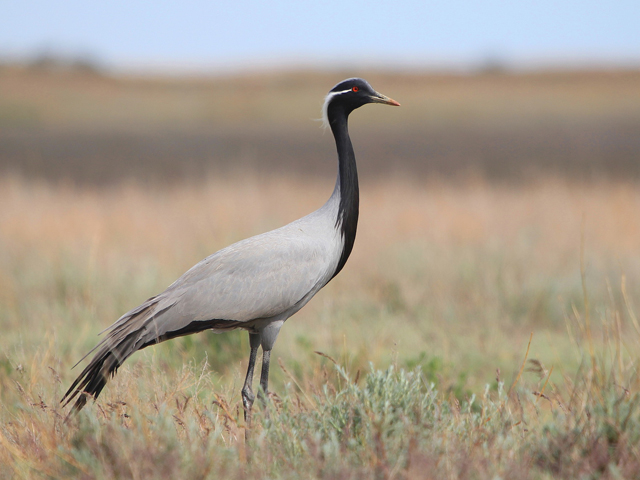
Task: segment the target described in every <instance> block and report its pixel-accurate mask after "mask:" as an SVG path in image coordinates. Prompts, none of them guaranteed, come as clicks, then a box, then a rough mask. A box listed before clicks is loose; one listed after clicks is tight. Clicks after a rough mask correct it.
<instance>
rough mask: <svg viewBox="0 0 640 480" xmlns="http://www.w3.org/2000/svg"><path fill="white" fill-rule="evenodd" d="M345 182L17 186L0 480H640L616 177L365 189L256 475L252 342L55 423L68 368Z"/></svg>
mask: <svg viewBox="0 0 640 480" xmlns="http://www.w3.org/2000/svg"><path fill="white" fill-rule="evenodd" d="M331 187H332V183H331V182H329V181H324V180H318V181H315V182H312V181H308V180H305V181H302V180H300V179H297V178H294V177H289V178H287V177H285V178H274V177H258V176H255V175H251V174H249V175H247V176H236V177H224V178H210V179H208V180H203V181H201V182H199V183H190V184H184V183H182V184H178V185H176V186H173V187H171V188H166V187H164V188H163V187H160V186H153V187H148V186H142V185H139V184H135V183H129V184H119V185H117V186H112V187H108V188H103V189H93V188H81V187H69V186H55V185H52V184H49V183H38V182H35V181H26V180H21V179H18V178H5V179H3V180H2V182H1V184H0V205H1V207H0V326H1V328H2V332H3V333H2V336H1V337H0V352H2V353H0V400H1V404H2V408H1V410H0V444H2V448H0V478H42V477H47V478H70V477H73V478H167V477H174V478H223V477H224V478H245V477H246V476H249V475H251V476H255V477H256V478H299V477H304V478H373V477H375V478H407V479H411V478H444V477H448V478H488V477H494V476H501V477H503V478H577V477H579V476H580V475H589V476H592V477H596V476H601V477H603V478H630V477H632V476H634V475H636V474H637V472H638V469H639V468H640V452H639V450H638V446H637V445H638V441H639V440H640V439H639V438H638V432H640V410H639V408H638V407H639V402H640V400H639V399H640V397H639V388H640V383H639V380H638V375H637V365H638V354H637V352H638V351H639V350H638V347H639V346H640V345H639V343H640V329H639V327H638V323H637V322H638V321H637V319H636V317H635V316H634V315H633V312H634V310H633V303H634V301H636V299H637V298H639V295H640V261H639V257H638V254H637V248H638V245H640V220H639V217H638V215H637V212H638V211H639V209H640V193H639V192H640V190H639V189H638V185H637V184H633V183H623V182H616V183H611V182H591V183H575V182H568V181H565V180H558V179H547V180H540V181H538V182H535V183H531V184H528V185H519V186H509V185H494V184H490V183H485V182H482V181H469V182H467V183H463V184H460V183H457V184H454V183H448V182H436V181H430V182H418V181H415V180H413V181H412V180H407V179H403V178H387V179H385V180H384V181H382V180H380V181H373V180H368V181H365V182H364V183H363V185H362V188H361V190H362V205H361V210H362V212H361V224H360V228H359V231H358V239H357V241H356V247H355V250H354V254H353V256H352V258H351V259H350V260H349V263H348V264H347V267H346V269H345V270H344V272H343V273H341V274H340V275H339V276H338V277H337V278H336V279H335V280H334V281H333V282H332V283H331V284H330V285H328V286H327V288H326V289H324V290H323V291H322V292H321V293H320V294H319V295H318V297H317V298H316V299H314V300H313V301H312V302H311V303H310V304H309V305H308V306H307V307H305V309H303V311H302V312H300V313H299V314H298V315H296V316H295V317H294V318H292V319H291V320H290V321H289V322H288V324H287V325H286V326H285V328H284V329H283V331H282V333H281V335H280V338H279V339H278V342H277V344H276V347H275V350H274V356H273V358H274V360H276V362H277V363H278V364H279V366H275V365H274V368H273V377H272V378H273V382H272V390H273V392H274V393H275V397H274V399H273V400H274V401H273V402H272V404H271V406H270V409H271V411H270V414H269V416H268V417H266V416H263V415H262V414H260V413H258V415H259V417H260V418H259V419H258V424H259V427H258V429H257V431H256V432H255V435H254V439H253V442H252V444H251V448H252V449H253V455H254V457H255V458H262V459H264V460H265V461H264V463H262V462H254V463H252V464H249V465H246V464H245V462H244V458H245V456H246V451H245V446H244V442H243V435H244V434H243V422H242V415H241V410H240V401H239V400H240V398H239V389H240V385H241V382H242V378H243V374H244V369H245V367H246V360H247V352H248V345H247V343H248V342H247V339H246V338H245V336H246V334H244V333H241V332H240V333H238V334H228V335H222V336H214V335H207V334H201V335H197V336H192V337H186V338H184V339H179V340H174V341H172V342H168V343H167V344H163V345H160V346H158V347H154V348H150V349H147V350H146V351H144V352H141V353H139V354H137V355H136V356H134V357H133V358H132V359H131V360H130V361H128V362H127V364H125V366H124V367H123V368H122V370H121V371H120V373H119V374H118V376H117V377H116V378H115V379H114V381H112V382H111V383H110V384H109V385H108V386H107V389H106V390H105V392H104V393H103V396H102V397H101V398H100V400H99V401H98V402H97V403H96V404H93V405H90V406H89V407H88V408H87V409H86V413H84V414H83V415H82V416H81V417H80V418H79V419H78V421H73V422H71V423H69V424H64V423H63V422H62V419H63V416H64V415H65V413H66V412H64V411H62V410H61V409H60V408H59V406H58V404H57V402H58V400H59V399H60V397H61V394H62V392H63V390H64V389H65V388H66V387H67V386H68V385H69V383H70V382H71V381H72V379H73V376H74V374H75V373H76V372H75V371H73V372H72V371H70V370H69V368H70V367H71V365H73V364H74V363H75V361H77V360H78V359H79V358H80V357H81V356H82V355H83V354H84V353H85V352H86V351H87V350H88V349H89V348H90V347H92V346H93V344H94V342H95V341H96V337H95V334H96V333H97V332H99V331H100V330H102V329H103V328H104V327H106V326H108V325H109V324H110V323H111V322H112V321H113V320H115V319H116V318H117V317H118V316H119V315H120V314H121V313H122V312H124V311H125V310H127V309H129V308H131V307H133V306H135V305H136V304H137V303H139V302H140V301H141V300H143V299H145V298H147V297H148V296H150V295H152V294H154V293H157V292H158V291H159V290H161V289H162V288H164V286H166V285H167V284H169V283H170V282H171V281H172V280H173V279H175V277H176V276H178V275H179V274H181V273H182V272H183V271H184V270H185V269H186V268H188V267H189V266H191V265H192V264H193V263H195V262H196V261H198V260H199V259H201V258H202V257H203V256H205V255H206V254H208V253H211V252H213V251H215V250H216V249H218V248H220V247H223V246H225V245H227V244H228V243H230V242H232V241H235V240H238V239H241V238H243V237H246V236H248V235H252V234H255V233H259V232H261V231H264V230H268V229H270V228H274V227H276V226H279V225H282V224H283V223H285V222H287V221H290V220H292V219H295V218H297V217H299V216H300V215H303V214H305V213H307V212H309V211H311V210H312V209H314V208H316V207H318V206H319V205H321V204H322V202H323V201H324V200H325V199H326V197H327V196H328V194H329V192H330V190H331ZM581 246H583V254H582V265H583V270H584V274H585V282H584V284H583V281H582V278H581ZM583 286H584V287H585V290H583ZM585 292H586V295H585ZM586 303H588V309H587V308H585V304H586ZM532 332H533V339H532V340H531V344H530V346H529V347H527V345H528V343H529V339H530V335H531V333H532ZM314 351H321V352H323V353H325V354H326V355H328V356H330V357H332V358H333V359H335V361H336V362H337V364H338V365H339V366H338V367H336V366H334V365H333V363H332V362H331V361H330V360H329V359H327V358H326V357H322V356H319V355H317V354H315V353H314ZM525 352H527V356H526V357H527V358H526V360H527V361H526V362H523V360H524V357H525ZM370 364H371V366H370ZM416 368H417V369H418V370H415V369H416ZM378 369H380V371H378ZM496 370H498V373H497V374H496ZM263 465H264V467H263Z"/></svg>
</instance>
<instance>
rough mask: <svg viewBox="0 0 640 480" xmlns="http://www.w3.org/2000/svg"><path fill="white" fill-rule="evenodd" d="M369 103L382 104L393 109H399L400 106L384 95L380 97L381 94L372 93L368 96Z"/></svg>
mask: <svg viewBox="0 0 640 480" xmlns="http://www.w3.org/2000/svg"><path fill="white" fill-rule="evenodd" d="M369 99H370V100H371V103H382V104H384V105H393V106H395V107H399V106H400V104H399V103H398V102H396V101H395V100H394V99H392V98H389V97H387V96H386V95H382V94H381V93H378V92H376V93H374V94H373V95H370V96H369Z"/></svg>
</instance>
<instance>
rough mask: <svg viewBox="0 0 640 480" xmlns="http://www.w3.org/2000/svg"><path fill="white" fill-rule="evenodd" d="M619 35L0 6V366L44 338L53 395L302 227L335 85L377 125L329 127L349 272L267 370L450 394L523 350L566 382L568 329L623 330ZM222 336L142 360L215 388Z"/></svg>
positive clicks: (474, 22)
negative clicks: (205, 268)
mask: <svg viewBox="0 0 640 480" xmlns="http://www.w3.org/2000/svg"><path fill="white" fill-rule="evenodd" d="M639 20H640V4H639V3H638V2H637V1H631V0H630V1H610V2H598V1H595V0H594V1H580V2H578V1H573V0H571V1H569V0H555V1H551V0H541V1H536V2H532V1H525V2H498V1H483V2H476V1H471V0H469V1H455V2H451V1H449V2H444V1H442V2H425V1H423V2H419V1H409V0H406V1H404V0H398V1H395V2H378V1H366V2H364V1H360V0H354V1H350V2H337V1H328V2H309V1H307V2H291V1H277V0H276V1H271V2H258V1H240V0H234V1H226V0H225V1H216V2H209V1H181V2H177V1H163V2H137V1H133V2H132V1H126V2H125V1H120V0H118V1H112V2H100V3H96V2H86V1H84V2H81V1H79V0H69V1H66V2H52V1H42V0H41V1H21V2H4V4H3V5H2V15H1V16H0V286H1V287H2V288H0V323H1V324H2V326H3V329H4V330H3V331H4V334H3V339H2V342H3V344H2V348H1V349H0V352H12V353H7V355H9V357H7V358H10V360H7V361H10V362H11V364H16V363H21V362H22V363H27V364H28V363H30V360H28V358H29V356H30V354H31V353H30V352H36V351H38V349H39V348H40V345H41V343H42V341H43V336H45V335H48V336H49V337H48V338H50V339H53V340H51V342H53V343H52V345H55V346H54V347H51V349H50V351H51V352H54V353H52V354H51V358H50V361H51V362H53V363H55V362H59V364H56V366H55V368H56V370H57V371H60V372H64V373H63V375H64V378H63V383H64V382H67V381H68V380H71V378H70V377H71V374H72V372H69V369H68V367H70V366H71V365H72V364H73V363H75V361H77V359H78V358H81V356H82V355H83V354H84V353H85V352H86V351H87V350H88V349H89V348H91V347H92V346H93V345H94V342H95V339H96V337H95V334H97V332H99V331H101V330H102V329H103V328H105V327H106V326H108V325H109V324H111V323H112V322H113V321H114V320H115V319H117V318H118V317H119V316H120V315H121V314H122V313H123V312H125V311H127V310H129V309H130V308H132V307H134V306H136V305H137V304H139V303H140V301H142V300H144V299H145V298H148V297H149V296H151V295H153V294H156V293H158V292H159V291H161V290H162V289H164V288H165V287H166V285H168V284H169V283H171V282H172V281H173V280H174V279H175V278H176V277H177V276H179V275H180V274H181V273H182V272H184V271H185V270H186V269H187V268H189V267H190V266H191V265H193V264H194V263H195V262H197V261H199V260H200V259H201V258H203V257H204V256H206V255H208V254H210V253H211V252H214V251H216V250H217V249H219V248H222V247H224V246H226V245H228V244H229V243H231V242H233V241H236V240H240V239H242V238H245V237H247V236H249V235H253V234H257V233H260V232H263V231H265V230H268V229H271V228H276V227H278V226H281V225H283V224H285V223H287V222H289V221H292V220H294V219H296V218H298V217H300V216H302V215H305V214H306V213H309V212H310V211H312V210H313V209H315V208H318V207H319V206H320V205H322V203H323V202H324V201H325V200H326V198H327V197H328V196H329V194H330V192H331V191H332V188H333V182H334V181H335V180H334V179H335V174H336V156H335V146H334V143H333V139H332V137H331V134H330V133H329V132H325V131H323V130H322V129H321V127H320V124H319V122H318V121H317V119H318V118H320V110H321V106H322V102H323V99H324V96H325V95H326V93H327V92H328V90H329V89H330V88H331V87H332V86H333V85H335V84H336V83H337V82H339V81H340V80H342V79H344V78H346V77H351V76H362V77H364V78H366V79H367V80H369V81H370V83H371V84H372V85H373V87H374V88H375V89H377V90H378V91H380V92H382V93H384V94H386V95H388V96H390V97H392V98H394V99H396V100H397V101H399V102H400V103H401V104H402V107H400V108H387V107H382V106H378V105H376V106H368V107H366V108H363V109H361V110H358V111H357V112H355V113H354V114H353V115H352V117H351V122H350V124H351V134H352V140H353V143H354V147H355V151H356V156H357V158H358V162H359V172H360V176H361V179H362V184H361V192H362V199H361V217H360V218H361V221H360V226H359V231H358V239H357V241H356V246H355V249H354V253H353V255H352V257H351V259H350V261H349V264H348V265H347V268H345V270H344V271H343V272H342V273H341V274H340V275H339V276H338V277H337V278H336V279H335V280H334V281H333V282H332V283H331V284H330V285H328V286H327V288H326V289H325V290H323V292H321V293H320V294H319V295H318V298H317V299H315V300H314V301H313V302H311V303H310V304H309V305H308V306H307V307H306V308H305V309H304V310H303V311H302V312H300V313H299V314H298V315H297V316H296V318H295V319H294V320H292V321H291V322H289V323H288V325H287V328H284V329H283V331H282V333H281V335H280V338H279V341H278V345H276V352H277V353H276V354H277V355H279V356H282V357H283V358H284V361H285V363H286V364H287V365H288V366H289V367H288V368H290V369H291V370H292V371H293V372H294V373H295V374H296V375H304V374H305V372H307V373H308V372H309V371H310V369H313V368H315V367H314V366H317V365H318V363H319V362H320V361H321V359H318V357H317V356H316V355H314V354H313V351H314V350H321V351H323V352H326V353H328V354H329V355H334V356H335V357H336V358H340V359H341V360H344V361H345V362H348V363H349V362H350V363H349V365H353V366H354V368H364V369H367V368H368V367H367V365H368V362H373V363H374V364H375V365H377V366H380V367H384V366H385V365H388V364H389V362H391V361H396V362H398V363H400V364H401V365H404V366H407V367H413V366H415V365H418V364H419V365H422V366H423V368H424V369H425V371H428V372H430V377H429V378H430V379H432V380H434V381H436V380H437V381H441V382H444V386H443V387H442V388H443V389H444V390H446V388H452V389H454V391H455V392H458V393H460V392H465V391H467V390H465V389H471V390H474V391H477V389H481V388H482V386H483V385H484V384H485V383H487V382H494V378H495V370H496V368H498V369H501V370H502V372H505V375H507V374H508V373H506V372H512V371H514V369H515V371H517V369H518V368H519V365H520V362H521V359H522V355H523V351H524V348H525V347H526V342H527V341H528V339H529V335H530V333H531V332H532V331H534V332H535V335H534V341H533V343H532V347H531V354H530V355H531V357H533V358H537V359H539V360H540V361H541V362H542V363H543V364H546V365H550V364H553V365H556V369H555V370H554V375H561V374H562V372H563V366H564V367H566V368H565V370H564V371H565V372H570V371H573V370H572V368H574V367H575V366H576V365H578V364H579V363H580V361H581V358H582V357H581V353H580V352H579V351H578V352H577V353H576V351H575V350H574V349H572V348H573V346H574V344H576V345H577V344H579V343H580V342H579V339H580V337H581V336H584V335H585V331H587V330H585V328H584V324H583V323H582V322H583V321H584V318H585V314H586V318H587V319H588V318H589V317H588V315H589V313H588V312H589V309H591V315H592V317H591V318H592V319H594V320H593V322H594V325H596V324H598V321H599V320H603V319H604V320H606V319H609V318H610V316H611V315H613V314H612V313H611V312H617V313H616V315H618V317H616V318H619V319H621V322H622V323H621V324H620V325H622V327H620V328H626V327H624V325H626V324H625V321H626V319H633V318H635V317H633V316H632V314H630V313H629V312H631V311H632V310H630V309H631V308H632V307H633V299H634V298H638V295H640V259H639V257H638V251H639V250H638V247H639V246H640V215H639V212H640V193H639V189H638V186H639V183H638V182H639V181H640V35H638V21H639ZM583 287H584V288H583ZM604 320H603V321H604ZM598 325H599V324H598ZM594 328H595V327H594ZM629 328H631V327H629ZM568 331H569V334H567V332H568ZM631 331H633V330H631ZM234 335H235V334H229V335H224V336H213V335H212V336H207V335H199V336H194V337H193V338H191V337H189V338H185V339H180V340H175V341H173V342H169V343H170V345H166V346H165V345H163V346H160V347H158V349H149V350H153V351H155V352H158V351H162V349H164V348H169V349H174V353H173V355H167V356H166V357H165V358H166V359H171V360H167V361H169V362H175V363H176V364H177V365H180V364H182V362H183V361H184V362H187V361H190V360H191V359H192V358H197V359H200V360H202V359H203V358H205V357H204V356H205V355H206V354H207V352H208V359H209V362H210V363H212V364H213V366H214V367H215V368H214V369H213V371H214V372H218V373H220V374H222V375H226V374H229V375H230V376H229V377H227V378H229V379H230V380H229V382H227V383H226V384H227V385H231V384H232V383H233V382H235V381H240V380H241V377H242V375H243V369H244V367H243V365H242V364H241V362H244V361H246V352H247V351H248V345H247V339H246V335H245V334H238V335H235V336H234ZM627 338H631V337H627ZM633 338H634V340H633V342H636V340H635V338H636V337H633ZM346 339H349V340H348V342H347V340H346ZM629 341H631V340H629ZM632 347H633V348H631V347H630V350H629V351H631V352H633V351H636V352H637V351H638V350H637V345H636V343H633V345H632ZM634 349H635V350H634ZM176 350H177V351H179V352H182V355H178V354H177V353H175V351H176ZM14 353H15V355H14ZM11 355H14V356H11ZM58 355H59V356H58ZM141 355H142V357H138V358H148V359H150V358H151V357H149V356H152V355H154V353H153V352H146V353H144V354H141ZM145 355H147V356H146V357H145ZM153 358H155V357H153ZM150 361H151V360H150ZM163 361H164V360H163ZM162 365H165V364H164V363H163V364H162ZM174 367H175V366H174ZM158 368H161V367H158ZM276 370H278V369H276ZM172 371H175V368H174V369H171V368H167V372H172ZM118 378H120V376H119V377H118ZM239 379H240V380H239ZM279 379H280V380H279ZM438 379H439V380H438ZM279 381H282V375H281V373H278V372H275V373H274V382H275V383H274V385H275V387H274V388H275V389H276V390H277V388H278V387H277V385H278V382H279ZM222 384H225V383H224V382H222ZM107 390H108V389H107ZM112 391H117V390H112ZM229 391H230V392H233V393H231V394H232V395H236V393H237V392H236V389H233V388H231V387H229ZM107 394H108V392H107ZM460 394H461V393H460Z"/></svg>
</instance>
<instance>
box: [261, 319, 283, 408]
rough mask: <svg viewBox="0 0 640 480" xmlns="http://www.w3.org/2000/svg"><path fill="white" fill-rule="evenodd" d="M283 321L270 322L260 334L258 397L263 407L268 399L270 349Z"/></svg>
mask: <svg viewBox="0 0 640 480" xmlns="http://www.w3.org/2000/svg"><path fill="white" fill-rule="evenodd" d="M283 323H284V320H278V321H276V322H271V323H270V324H268V325H267V326H265V327H264V328H263V329H262V331H261V332H260V342H261V344H262V372H261V374H260V391H259V392H258V397H259V398H260V400H261V401H262V403H263V405H264V404H265V403H266V401H267V399H268V398H269V360H270V359H271V349H272V348H273V344H274V343H276V338H278V333H279V332H280V327H282V324H283Z"/></svg>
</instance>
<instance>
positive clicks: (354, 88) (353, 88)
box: [351, 87, 360, 92]
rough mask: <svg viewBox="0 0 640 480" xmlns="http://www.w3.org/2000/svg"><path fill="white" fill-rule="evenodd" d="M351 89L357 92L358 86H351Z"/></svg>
mask: <svg viewBox="0 0 640 480" xmlns="http://www.w3.org/2000/svg"><path fill="white" fill-rule="evenodd" d="M351 90H352V91H354V92H357V91H358V90H360V89H359V88H358V87H352V88H351Z"/></svg>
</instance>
